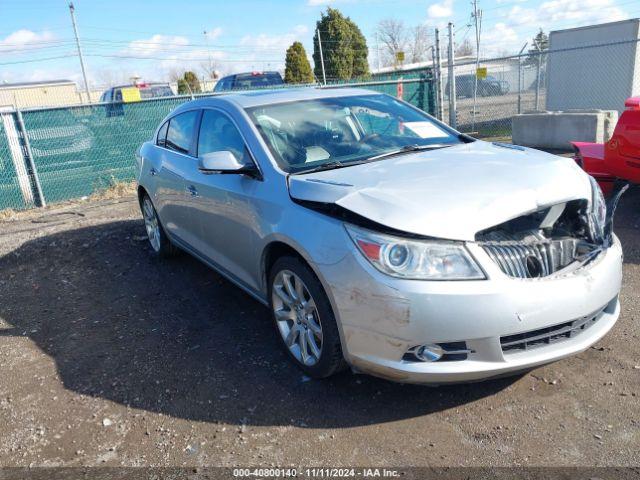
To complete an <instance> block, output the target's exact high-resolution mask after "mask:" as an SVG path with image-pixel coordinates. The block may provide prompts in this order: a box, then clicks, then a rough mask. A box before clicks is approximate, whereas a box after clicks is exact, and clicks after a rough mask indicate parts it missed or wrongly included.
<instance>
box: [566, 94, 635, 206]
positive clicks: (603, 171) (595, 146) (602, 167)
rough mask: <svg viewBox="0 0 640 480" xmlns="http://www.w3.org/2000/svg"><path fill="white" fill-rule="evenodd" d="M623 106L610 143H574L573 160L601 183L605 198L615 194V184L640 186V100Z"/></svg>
mask: <svg viewBox="0 0 640 480" xmlns="http://www.w3.org/2000/svg"><path fill="white" fill-rule="evenodd" d="M624 106H625V111H624V112H622V115H621V116H620V119H619V120H618V124H617V125H616V128H615V130H614V132H613V136H612V137H611V140H609V141H608V142H607V143H604V144H603V143H588V142H571V144H572V145H573V148H574V150H575V156H574V159H575V160H576V162H577V163H578V165H580V166H581V167H582V168H583V169H584V170H585V171H586V172H587V173H588V174H589V175H591V176H593V177H594V178H595V179H596V180H597V181H598V184H600V187H601V188H602V192H603V193H604V195H605V196H610V195H611V194H612V193H613V192H614V184H615V182H616V180H626V181H627V182H629V183H640V97H631V98H628V99H627V101H626V102H624Z"/></svg>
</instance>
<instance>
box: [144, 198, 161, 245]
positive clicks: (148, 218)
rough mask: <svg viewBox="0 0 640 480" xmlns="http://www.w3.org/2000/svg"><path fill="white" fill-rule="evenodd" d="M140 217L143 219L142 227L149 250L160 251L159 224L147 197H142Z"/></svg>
mask: <svg viewBox="0 0 640 480" xmlns="http://www.w3.org/2000/svg"><path fill="white" fill-rule="evenodd" d="M142 216H143V217H144V226H145V227H146V229H147V237H149V243H150V244H151V248H153V249H154V250H155V251H156V252H159V251H160V222H158V216H157V215H156V211H155V209H154V208H153V204H152V203H151V200H150V199H149V197H144V200H143V201H142Z"/></svg>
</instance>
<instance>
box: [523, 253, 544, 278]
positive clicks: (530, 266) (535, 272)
mask: <svg viewBox="0 0 640 480" xmlns="http://www.w3.org/2000/svg"><path fill="white" fill-rule="evenodd" d="M525 265H526V266H527V273H528V274H529V277H531V278H537V277H541V276H542V262H540V259H539V258H538V257H534V256H533V255H529V256H527V259H526V261H525Z"/></svg>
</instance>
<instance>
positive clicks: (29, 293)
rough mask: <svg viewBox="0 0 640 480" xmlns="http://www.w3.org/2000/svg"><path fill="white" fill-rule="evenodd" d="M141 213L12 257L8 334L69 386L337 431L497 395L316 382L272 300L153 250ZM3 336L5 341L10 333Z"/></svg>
mask: <svg viewBox="0 0 640 480" xmlns="http://www.w3.org/2000/svg"><path fill="white" fill-rule="evenodd" d="M143 238H144V227H143V224H142V222H141V221H124V222H116V223H109V224H105V225H100V226H96V227H90V228H82V229H77V230H71V231H65V232H63V233H58V234H54V235H50V236H47V237H43V238H40V239H37V240H34V241H31V242H29V243H27V244H25V245H23V246H22V247H20V248H19V249H18V250H16V251H14V252H12V253H10V254H8V255H6V256H4V257H2V258H0V272H2V276H1V277H0V291H1V292H2V294H1V296H2V301H1V302H0V317H2V318H3V319H4V320H5V321H7V322H8V323H9V324H10V325H11V328H9V329H7V330H3V331H2V330H0V336H5V337H6V336H28V337H29V338H30V339H31V340H33V341H34V342H35V343H36V344H37V345H38V346H39V347H40V348H41V349H42V350H43V351H44V352H45V353H46V354H47V355H49V356H51V357H52V358H53V359H54V361H55V363H56V366H57V369H58V372H59V375H60V377H61V380H62V382H63V383H64V386H65V387H66V388H67V389H69V390H72V391H75V392H77V393H81V394H86V395H91V396H96V397H101V398H105V399H108V400H111V401H115V402H118V403H120V404H123V405H128V406H131V407H134V408H139V409H145V410H149V411H153V412H161V413H163V414H166V415H171V416H174V417H179V418H185V419H190V420H198V421H222V422H226V423H231V424H243V423H244V424H253V425H298V426H303V427H304V426H307V427H313V428H330V427H345V426H347V427H348V426H357V425H366V424H374V423H379V422H388V421H392V420H398V419H404V418H411V417H415V416H419V415H425V414H429V413H432V412H435V411H440V410H445V409H448V408H452V407H455V406H457V405H459V404H461V403H465V402H471V401H473V400H476V399H478V398H481V397H484V396H487V395H491V394H493V393H495V392H497V391H499V390H501V389H503V388H505V387H506V386H508V385H509V384H510V383H512V382H513V381H514V380H513V379H501V380H494V381H490V382H485V383H482V384H472V385H463V386H454V387H441V388H438V389H433V388H426V387H419V386H401V385H397V384H393V383H390V382H386V381H384V380H378V379H374V378H371V377H367V376H356V375H353V374H351V373H349V372H345V373H344V374H341V375H338V376H336V377H334V378H332V379H329V380H325V381H313V380H308V379H306V378H304V377H303V375H302V373H301V372H300V371H299V370H298V369H297V368H296V367H294V366H292V365H291V364H290V363H289V362H288V360H287V358H286V357H285V355H284V354H283V353H282V352H281V351H280V350H279V348H278V347H279V345H278V343H277V338H276V336H275V335H276V334H275V330H274V328H273V327H272V324H271V320H270V318H269V314H268V311H267V309H266V308H264V307H263V306H261V305H260V304H259V303H257V302H256V301H254V300H253V299H251V298H250V297H249V296H247V295H246V294H244V293H243V292H242V291H240V290H239V289H238V288H236V287H235V286H233V285H232V284H231V283H229V282H228V281H226V280H224V279H223V278H222V277H220V276H219V275H217V274H216V273H214V272H212V271H211V270H209V269H207V268H206V267H205V266H203V265H202V264H200V263H199V262H198V261H196V260H194V259H192V258H191V257H189V256H187V255H186V254H183V255H180V256H179V257H177V258H176V259H172V260H169V261H161V260H154V259H152V258H151V256H150V255H149V251H148V247H147V243H146V241H144V240H143ZM0 340H1V339H0Z"/></svg>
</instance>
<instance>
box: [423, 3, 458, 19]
mask: <svg viewBox="0 0 640 480" xmlns="http://www.w3.org/2000/svg"><path fill="white" fill-rule="evenodd" d="M427 15H428V16H429V18H430V19H438V18H447V17H451V16H452V15H453V0H443V1H442V2H440V3H433V4H431V5H429V8H427Z"/></svg>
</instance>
